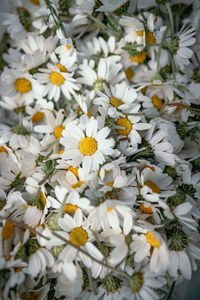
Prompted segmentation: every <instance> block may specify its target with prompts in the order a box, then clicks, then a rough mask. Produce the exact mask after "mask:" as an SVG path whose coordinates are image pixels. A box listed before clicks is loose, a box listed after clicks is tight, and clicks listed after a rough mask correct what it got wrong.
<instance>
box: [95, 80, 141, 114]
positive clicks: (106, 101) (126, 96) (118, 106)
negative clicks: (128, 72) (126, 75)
mask: <svg viewBox="0 0 200 300" xmlns="http://www.w3.org/2000/svg"><path fill="white" fill-rule="evenodd" d="M104 91H105V92H104V93H102V92H100V91H97V94H98V96H100V97H98V98H96V99H95V100H94V104H96V105H102V106H103V108H104V109H105V110H106V111H108V115H110V116H111V117H115V116H116V115H118V111H122V112H123V111H124V112H127V111H129V112H132V109H134V108H135V106H136V104H135V103H134V101H135V100H136V98H137V93H136V91H135V90H134V89H133V88H130V87H129V86H128V85H127V84H126V83H125V82H122V83H120V84H117V85H115V86H111V87H110V89H109V88H108V87H107V86H106V85H104ZM138 110H139V108H138ZM134 112H135V111H134Z"/></svg>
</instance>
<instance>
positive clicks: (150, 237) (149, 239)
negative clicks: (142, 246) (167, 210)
mask: <svg viewBox="0 0 200 300" xmlns="http://www.w3.org/2000/svg"><path fill="white" fill-rule="evenodd" d="M145 237H146V240H147V242H148V243H149V244H150V245H151V246H152V247H155V248H160V246H161V243H160V242H159V240H158V239H157V238H156V236H155V235H154V234H153V233H152V231H151V230H149V231H147V233H146V234H145Z"/></svg>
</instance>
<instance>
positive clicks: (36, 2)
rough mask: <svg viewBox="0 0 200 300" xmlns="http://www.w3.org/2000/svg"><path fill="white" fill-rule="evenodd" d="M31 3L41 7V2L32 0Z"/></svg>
mask: <svg viewBox="0 0 200 300" xmlns="http://www.w3.org/2000/svg"><path fill="white" fill-rule="evenodd" d="M30 1H31V3H33V4H35V5H40V1H39V0H30Z"/></svg>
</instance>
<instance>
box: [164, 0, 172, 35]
mask: <svg viewBox="0 0 200 300" xmlns="http://www.w3.org/2000/svg"><path fill="white" fill-rule="evenodd" d="M165 6H166V8H167V10H168V14H169V19H170V24H171V33H172V37H174V17H173V14H172V9H171V6H170V4H169V2H167V3H166V4H165Z"/></svg>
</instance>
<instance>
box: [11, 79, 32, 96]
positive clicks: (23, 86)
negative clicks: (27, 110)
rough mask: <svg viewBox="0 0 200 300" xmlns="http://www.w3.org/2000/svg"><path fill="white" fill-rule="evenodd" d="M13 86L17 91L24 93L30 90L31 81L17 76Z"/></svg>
mask: <svg viewBox="0 0 200 300" xmlns="http://www.w3.org/2000/svg"><path fill="white" fill-rule="evenodd" d="M15 88H16V90H17V91H18V92H19V93H22V94H25V93H28V92H29V91H30V90H31V83H30V81H29V80H28V79H26V78H18V79H16V80H15Z"/></svg>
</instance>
